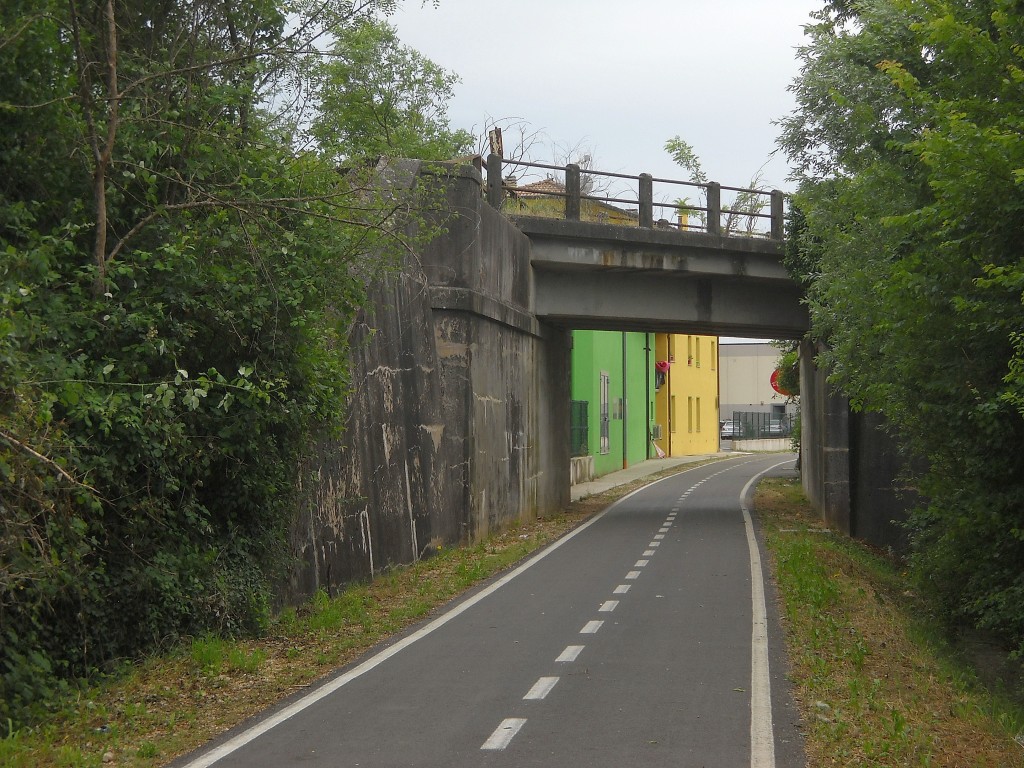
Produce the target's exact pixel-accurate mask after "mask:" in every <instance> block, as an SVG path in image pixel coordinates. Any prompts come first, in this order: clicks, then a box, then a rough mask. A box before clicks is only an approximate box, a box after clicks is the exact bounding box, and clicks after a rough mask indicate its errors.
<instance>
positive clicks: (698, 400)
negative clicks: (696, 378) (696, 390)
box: [697, 397, 700, 432]
mask: <svg viewBox="0 0 1024 768" xmlns="http://www.w3.org/2000/svg"><path fill="white" fill-rule="evenodd" d="M697 431H698V432H700V398H699V397H698V398H697Z"/></svg>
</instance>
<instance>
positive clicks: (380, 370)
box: [282, 164, 570, 601]
mask: <svg viewBox="0 0 1024 768" xmlns="http://www.w3.org/2000/svg"><path fill="white" fill-rule="evenodd" d="M406 170H407V171H408V174H407V175H408V178H409V179H411V180H415V183H419V184H426V185H430V186H434V185H436V186H437V187H438V189H439V190H440V194H441V195H442V198H441V199H440V200H438V201H437V205H436V206H435V207H436V208H437V210H438V213H437V215H438V216H441V217H444V219H445V221H444V225H445V227H446V229H447V234H446V235H445V236H444V237H441V238H438V239H437V240H436V241H435V242H433V243H431V244H430V245H429V246H427V247H426V248H424V249H423V251H422V252H421V253H420V254H417V255H410V256H409V258H408V259H407V260H406V262H405V264H404V265H403V266H402V269H401V270H400V272H399V273H398V274H396V275H393V276H391V277H389V278H388V279H386V280H384V281H382V282H380V283H378V284H377V285H374V286H373V287H372V288H371V301H370V303H369V305H370V307H371V309H369V310H368V311H367V312H366V313H365V315H364V316H363V317H362V318H360V322H359V323H358V324H357V326H356V327H355V329H354V330H353V332H352V338H351V359H352V395H351V398H350V400H349V404H348V414H349V418H348V424H347V426H346V430H345V433H344V435H343V436H342V437H341V438H340V439H337V440H329V441H324V443H323V444H322V445H321V446H320V447H319V456H318V458H317V459H316V460H315V461H314V462H313V463H312V465H311V466H310V467H309V468H308V469H307V471H306V472H305V475H304V494H305V498H306V503H305V504H304V508H303V510H302V512H301V514H300V515H299V517H298V519H297V520H296V522H295V524H294V526H293V530H292V535H291V549H292V555H293V558H294V561H295V566H294V568H293V570H292V572H291V574H290V577H289V579H288V582H287V584H285V585H284V586H283V589H282V600H284V601H293V600H296V599H299V598H301V597H302V596H305V595H309V594H311V593H312V592H314V591H315V590H316V589H319V588H323V589H328V590H330V589H331V588H332V587H334V586H336V585H340V584H343V583H345V582H348V581H351V580H354V579H361V578H366V577H369V576H371V575H372V574H374V573H377V572H379V571H381V570H382V569H385V568H387V567H389V566H392V565H395V564H399V563H409V562H414V561H416V560H417V559H419V558H420V557H422V556H424V555H425V554H427V553H429V552H430V551H431V550H432V548H436V547H437V546H438V545H442V544H444V545H447V544H453V543H456V542H468V541H473V540H476V539H478V538H480V537H482V536H484V535H486V534H487V533H488V532H490V531H493V530H497V529H502V528H505V527H507V526H509V525H510V524H511V523H512V522H514V521H516V520H522V519H529V518H532V517H534V516H536V515H543V514H545V513H549V512H552V511H554V510H557V509H559V508H561V507H562V506H563V505H564V504H566V503H568V501H569V486H570V483H569V467H568V461H567V458H568V454H569V448H568V441H569V414H568V403H569V390H568V382H569V373H568V371H569V343H568V335H567V332H566V331H565V330H562V329H555V328H552V327H548V326H545V325H544V324H542V323H539V322H537V321H536V320H535V319H534V318H533V316H532V315H531V314H530V313H529V303H530V280H529V242H528V241H527V239H526V238H525V236H524V235H523V234H522V233H521V232H519V231H518V230H517V229H516V228H515V227H514V226H513V225H512V224H510V223H509V222H508V221H507V220H506V219H504V218H503V217H501V216H500V215H499V214H498V213H497V212H495V211H493V210H492V209H490V208H489V207H488V206H486V205H485V204H484V203H483V201H482V195H481V179H480V176H479V174H478V173H476V172H475V170H474V169H472V168H471V167H468V166H466V167H457V168H456V167H446V168H444V169H442V170H441V171H438V170H437V169H434V170H431V171H429V172H428V171H424V169H422V168H420V167H419V166H418V164H415V165H414V166H413V167H412V168H411V169H410V168H406Z"/></svg>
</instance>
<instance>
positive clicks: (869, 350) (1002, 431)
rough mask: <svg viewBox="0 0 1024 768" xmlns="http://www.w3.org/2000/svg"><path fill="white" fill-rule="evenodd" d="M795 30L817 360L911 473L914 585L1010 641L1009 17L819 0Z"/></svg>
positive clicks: (1013, 41)
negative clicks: (875, 418)
mask: <svg viewBox="0 0 1024 768" xmlns="http://www.w3.org/2000/svg"><path fill="white" fill-rule="evenodd" d="M808 34H809V43H808V44H807V46H806V47H805V48H803V49H802V50H801V52H800V55H801V57H802V59H803V71H802V74H801V76H800V78H799V79H798V81H797V82H796V83H795V84H794V86H793V91H794V93H795V96H796V99H797V104H798V107H797V110H796V111H795V112H794V113H793V115H792V116H790V117H789V118H788V119H786V120H784V121H783V138H782V144H783V146H784V148H785V149H786V150H787V152H788V154H789V156H790V158H791V159H792V160H793V162H794V163H795V166H796V168H797V175H798V179H799V181H800V188H799V193H798V194H797V195H796V197H795V204H796V210H795V212H794V213H795V215H794V219H795V221H794V224H795V227H794V234H795V237H794V238H793V239H792V241H791V243H790V245H791V250H790V254H789V261H790V265H791V267H792V269H793V271H794V273H795V274H796V275H797V276H798V277H799V278H800V279H802V280H803V281H804V282H805V283H806V285H807V290H808V300H809V305H810V311H811V318H812V324H813V331H812V333H813V335H814V336H815V337H816V340H818V341H820V342H822V343H823V344H824V346H825V348H826V351H825V352H824V354H823V355H822V360H821V361H820V362H821V363H822V364H823V365H825V366H826V367H827V369H828V370H829V371H830V374H831V379H832V381H833V382H834V383H835V384H836V385H837V386H838V387H839V388H840V389H841V390H842V391H843V392H844V393H846V394H847V395H849V397H850V398H851V401H852V403H853V405H854V407H856V408H862V409H868V410H873V411H877V412H879V413H881V414H883V415H884V417H885V418H886V419H887V421H888V423H889V425H890V426H891V428H892V430H893V432H894V434H896V435H898V437H899V439H900V440H901V441H902V443H903V444H904V447H905V449H906V452H907V455H908V457H911V458H912V459H913V460H914V461H913V462H912V463H911V464H910V465H912V466H924V467H925V469H924V470H923V471H920V472H919V473H918V475H917V476H916V477H913V478H911V480H910V482H911V483H913V485H914V487H915V489H916V491H917V492H918V493H919V494H920V496H921V498H924V499H927V500H928V501H927V503H926V504H925V505H923V506H922V508H921V509H920V510H918V511H917V512H916V514H914V516H913V519H912V526H913V532H912V546H913V553H912V565H913V568H914V571H915V573H916V574H917V575H918V576H919V578H920V583H921V584H922V586H923V588H926V589H928V590H931V591H934V592H935V593H937V594H938V596H939V597H940V603H941V605H942V606H944V608H945V609H946V611H947V614H946V615H947V619H948V620H949V621H950V622H964V621H966V622H969V623H971V624H973V625H975V626H977V627H980V628H985V629H990V630H996V631H998V632H1000V633H1001V634H1002V635H1003V636H1004V637H1005V638H1008V639H1009V640H1010V642H1011V644H1012V645H1014V646H1015V647H1017V648H1018V650H1021V651H1024V569H1022V568H1021V563H1024V534H1022V531H1024V452H1022V451H1021V450H1020V445H1021V442H1022V440H1024V375H1022V374H1024V343H1022V340H1024V311H1022V298H1024V261H1022V259H1021V250H1020V244H1021V242H1022V240H1024V188H1022V184H1024V142H1021V140H1020V137H1021V132H1022V128H1024V109H1022V105H1024V62H1022V60H1021V51H1022V46H1024V17H1022V15H1021V13H1020V9H1019V7H1018V5H1017V4H1016V3H1013V2H1009V1H1008V0H986V1H985V2H973V0H972V1H971V2H968V1H967V0H865V1H864V2H857V3H850V2H846V1H845V0H843V1H840V0H832V1H831V2H828V3H826V6H825V8H824V10H822V11H821V12H820V13H818V14H817V15H816V20H815V23H814V24H812V25H811V26H810V27H809V28H808Z"/></svg>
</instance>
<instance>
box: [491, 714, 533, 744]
mask: <svg viewBox="0 0 1024 768" xmlns="http://www.w3.org/2000/svg"><path fill="white" fill-rule="evenodd" d="M524 725H526V718H525V717H507V718H505V719H504V720H502V721H501V725H499V726H498V727H497V728H495V729H494V733H492V734H491V735H490V736H489V737H487V741H485V742H484V743H483V745H482V746H481V747H480V749H498V750H500V749H505V747H507V746H508V745H509V742H511V741H512V739H514V738H515V736H516V734H517V733H519V729H520V728H522V727H523V726H524Z"/></svg>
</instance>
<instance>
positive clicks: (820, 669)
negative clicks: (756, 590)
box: [755, 479, 1024, 768]
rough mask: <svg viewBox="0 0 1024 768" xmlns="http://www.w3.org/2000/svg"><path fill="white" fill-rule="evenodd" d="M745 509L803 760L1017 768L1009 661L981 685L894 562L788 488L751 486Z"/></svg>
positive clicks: (1022, 694) (1016, 702)
mask: <svg viewBox="0 0 1024 768" xmlns="http://www.w3.org/2000/svg"><path fill="white" fill-rule="evenodd" d="M755 507H756V509H757V516H758V518H759V520H760V522H761V526H762V530H763V532H764V537H765V545H766V547H767V549H768V550H769V552H770V556H771V560H772V565H773V570H774V573H775V579H776V582H777V585H778V590H779V593H780V598H781V601H782V612H783V617H784V620H783V623H784V627H785V631H786V645H787V650H788V654H789V660H790V664H791V667H792V669H791V673H790V679H791V680H792V682H793V686H794V693H795V695H796V697H797V700H798V705H799V708H800V711H801V713H802V715H803V721H804V722H803V726H804V727H803V731H804V734H805V737H806V751H807V758H808V765H813V766H828V765H833V766H862V765H871V766H879V767H880V768H881V767H882V766H893V768H896V767H897V766H900V767H902V766H950V767H952V766H961V765H972V766H992V768H995V767H996V766H999V768H1011V767H1012V766H1024V687H1022V686H1024V675H1022V670H1021V668H1020V666H1019V665H1012V664H1007V665H1004V666H1001V667H1000V668H999V669H998V670H994V671H996V672H998V673H999V675H1001V677H999V678H998V680H997V679H996V677H995V676H992V677H991V678H990V679H989V680H988V681H987V682H988V683H989V684H990V687H989V688H988V689H986V688H985V687H984V686H983V685H982V678H981V676H980V675H979V673H978V672H977V671H976V667H975V666H974V665H973V663H976V662H978V661H982V660H981V659H976V658H971V657H970V656H968V655H966V654H965V653H964V652H963V651H962V650H958V648H957V646H956V645H955V643H953V642H951V640H950V638H949V636H948V635H947V634H946V632H945V627H944V626H943V625H942V622H940V621H938V620H937V617H936V613H935V611H934V603H933V601H931V600H930V599H927V598H926V597H925V596H924V595H923V594H922V593H920V592H918V591H916V590H915V589H914V588H913V582H912V581H911V580H910V579H909V578H908V576H907V574H905V573H903V572H901V571H900V570H898V568H897V567H896V564H894V563H893V562H891V561H890V560H888V559H887V558H885V557H883V556H881V555H879V554H878V553H875V552H872V551H871V550H869V549H868V548H867V547H866V546H864V545H862V544H860V543H858V542H856V541H853V540H851V539H847V538H845V537H842V536H839V535H833V534H832V533H831V532H830V531H828V530H827V529H825V528H824V526H823V525H822V523H821V521H820V518H819V516H818V515H816V514H815V513H814V512H813V511H812V510H811V509H810V507H809V505H808V504H807V502H806V500H805V499H804V498H803V494H802V492H801V490H800V486H799V483H798V482H796V481H791V480H781V479H777V480H765V481H762V482H761V484H760V485H759V486H758V490H757V496H756V498H755ZM1005 659H1006V656H1005V651H1004V653H1003V656H1002V660H1003V661H1004V662H1005ZM985 666H989V665H988V662H986V663H985Z"/></svg>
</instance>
